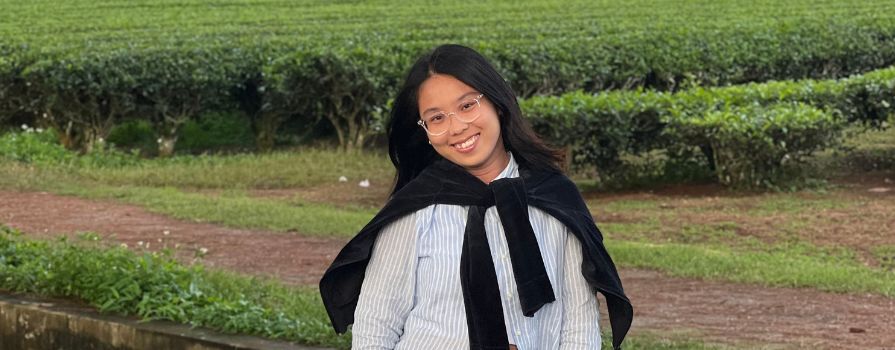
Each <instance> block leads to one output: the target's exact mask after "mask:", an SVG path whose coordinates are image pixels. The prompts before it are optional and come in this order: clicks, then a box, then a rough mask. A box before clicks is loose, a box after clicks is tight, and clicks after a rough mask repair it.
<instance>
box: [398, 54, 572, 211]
mask: <svg viewBox="0 0 895 350" xmlns="http://www.w3.org/2000/svg"><path fill="white" fill-rule="evenodd" d="M433 74H445V75H450V76H452V77H454V78H456V79H457V80H460V81H462V82H463V83H465V84H466V85H469V86H471V87H472V88H474V89H476V90H477V91H478V92H480V93H482V94H485V96H486V97H487V98H488V100H489V101H491V103H492V104H493V105H494V106H495V107H496V108H497V114H498V119H499V121H500V134H501V135H502V139H503V146H504V148H505V149H506V150H508V151H510V152H513V157H514V158H515V159H516V161H517V162H518V163H519V165H520V166H521V167H526V168H529V169H539V170H553V171H556V172H560V173H561V172H562V170H561V169H560V167H559V164H560V163H561V161H562V155H561V154H560V153H559V152H557V151H556V150H554V149H552V148H550V147H548V146H547V145H546V144H545V143H544V142H543V141H542V140H541V138H540V137H538V135H537V134H535V132H534V130H532V128H531V125H529V123H528V122H527V121H526V120H525V119H523V118H522V110H521V109H520V108H519V102H518V101H517V100H516V94H515V93H513V90H512V88H510V85H509V84H508V83H507V82H506V80H504V79H503V77H502V76H501V75H500V73H498V72H497V70H496V69H494V67H493V66H492V65H491V64H490V63H489V62H488V60H487V59H485V57H484V56H482V55H481V54H479V53H478V52H476V51H475V50H473V49H470V48H468V47H465V46H461V45H453V44H448V45H441V46H438V47H436V48H435V49H434V50H432V51H431V52H429V53H427V54H425V55H423V56H422V57H420V58H419V59H418V60H417V61H416V63H414V64H413V66H412V67H411V68H410V71H409V72H408V73H407V77H406V79H405V80H404V85H403V86H402V87H401V90H400V91H399V92H398V96H397V97H396V98H395V101H394V104H393V105H392V110H391V117H390V119H389V121H388V129H387V130H388V154H389V158H391V160H392V163H393V164H394V165H395V169H397V174H396V175H395V186H394V188H393V189H392V194H394V193H395V192H397V191H398V190H400V189H401V188H402V187H404V185H406V184H407V183H408V182H410V180H412V179H413V178H414V177H416V176H417V175H418V174H419V173H420V172H421V171H422V170H423V169H425V168H426V167H427V166H429V164H431V163H432V162H433V161H435V160H436V159H439V158H440V157H441V155H439V154H438V153H437V152H436V151H435V149H433V148H432V146H430V145H429V144H428V137H426V132H425V130H423V129H422V128H420V127H419V126H418V125H417V124H416V122H417V120H419V119H420V115H419V105H418V97H419V96H418V93H419V88H420V85H422V84H423V82H425V81H426V79H428V78H429V77H430V76H431V75H433Z"/></svg>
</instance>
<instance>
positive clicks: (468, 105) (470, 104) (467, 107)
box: [460, 100, 476, 112]
mask: <svg viewBox="0 0 895 350" xmlns="http://www.w3.org/2000/svg"><path fill="white" fill-rule="evenodd" d="M475 105H476V103H475V100H471V101H466V102H463V104H461V105H460V111H461V112H468V111H470V110H472V109H474V108H475Z"/></svg>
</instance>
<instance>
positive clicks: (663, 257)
mask: <svg viewBox="0 0 895 350" xmlns="http://www.w3.org/2000/svg"><path fill="white" fill-rule="evenodd" d="M606 246H607V249H608V250H609V251H610V253H611V254H612V257H613V259H614V260H615V261H616V262H617V264H619V265H621V266H627V267H639V268H650V269H656V270H659V271H662V272H665V273H668V274H670V275H672V276H679V277H695V278H704V279H709V280H722V281H731V282H741V283H755V284H761V285H766V286H775V287H807V288H815V289H819V290H823V291H829V292H842V293H846V292H847V293H862V292H868V293H875V294H881V295H885V296H887V297H895V274H893V273H892V272H890V271H883V270H879V269H872V268H868V267H866V266H861V265H859V264H857V263H855V262H851V263H849V262H843V261H841V260H839V259H833V260H828V259H824V258H820V257H814V256H806V255H801V254H799V252H798V250H795V249H777V250H775V251H771V252H743V251H737V250H734V249H732V248H729V247H723V246H712V247H706V246H699V245H688V244H680V243H665V244H656V243H650V242H633V241H615V240H607V241H606Z"/></svg>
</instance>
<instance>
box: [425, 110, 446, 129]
mask: <svg viewBox="0 0 895 350" xmlns="http://www.w3.org/2000/svg"><path fill="white" fill-rule="evenodd" d="M447 119H448V118H447V116H446V115H445V114H444V112H438V113H432V114H428V115H426V116H425V117H423V124H424V125H423V126H424V127H425V128H426V131H428V132H429V133H430V134H441V133H443V132H445V130H447V127H448V121H447Z"/></svg>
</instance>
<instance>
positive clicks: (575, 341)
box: [560, 228, 601, 350]
mask: <svg viewBox="0 0 895 350" xmlns="http://www.w3.org/2000/svg"><path fill="white" fill-rule="evenodd" d="M566 231H567V235H566V243H565V249H564V252H563V255H564V259H563V265H564V266H563V289H562V298H563V300H564V301H563V319H562V332H561V334H560V337H561V338H560V349H562V350H573V349H574V350H577V349H581V350H585V349H600V346H601V344H600V341H601V339H600V337H601V336H600V326H599V319H600V312H599V303H598V302H597V298H596V294H595V292H594V291H593V290H591V288H590V286H589V285H588V284H587V281H586V280H585V279H584V275H583V274H582V273H581V264H582V261H583V257H582V252H581V242H580V241H579V240H578V238H577V237H576V236H575V235H574V234H573V233H572V232H569V230H568V228H567V229H566Z"/></svg>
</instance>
